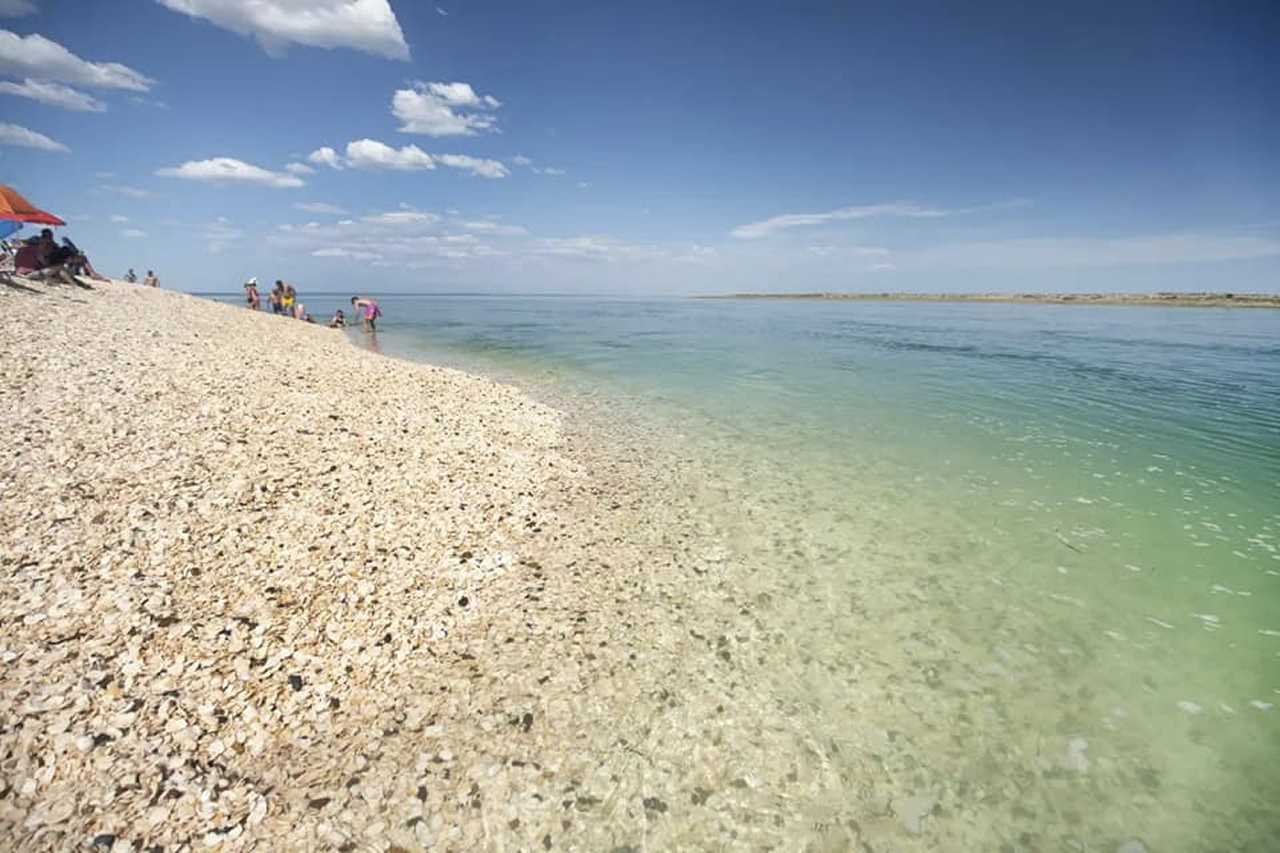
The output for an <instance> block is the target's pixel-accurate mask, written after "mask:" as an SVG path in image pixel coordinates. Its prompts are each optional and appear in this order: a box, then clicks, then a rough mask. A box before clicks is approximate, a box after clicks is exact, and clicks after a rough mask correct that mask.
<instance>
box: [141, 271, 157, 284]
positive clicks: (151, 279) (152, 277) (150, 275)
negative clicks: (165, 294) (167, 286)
mask: <svg viewBox="0 0 1280 853" xmlns="http://www.w3.org/2000/svg"><path fill="white" fill-rule="evenodd" d="M142 284H143V286H144V287H159V286H160V279H159V278H157V277H156V273H155V270H147V277H146V278H144V279H143V280H142Z"/></svg>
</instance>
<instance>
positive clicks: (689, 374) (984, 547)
mask: <svg viewBox="0 0 1280 853" xmlns="http://www.w3.org/2000/svg"><path fill="white" fill-rule="evenodd" d="M383 306H384V308H385V310H386V317H385V322H384V324H383V327H382V329H381V331H380V332H379V333H378V335H377V338H376V342H373V343H374V345H376V346H377V347H378V348H379V349H380V350H381V351H383V352H385V353H387V354H390V355H398V356H402V357H408V358H414V359H421V360H425V361H431V362H434V363H443V364H448V365H453V366H458V367H463V368H466V369H470V370H478V371H482V372H486V373H489V374H491V375H496V376H498V377H500V378H505V379H510V380H513V381H516V382H519V383H521V384H524V385H525V386H527V387H530V388H531V389H534V390H535V391H541V392H543V393H550V394H554V395H557V396H566V397H570V398H572V399H575V400H577V401H579V402H580V403H581V404H582V405H583V406H584V407H587V408H591V409H592V410H594V411H597V412H598V413H599V414H600V416H601V417H602V418H604V419H606V420H607V419H613V420H615V421H616V422H644V423H646V424H652V425H656V426H655V428H657V429H660V430H661V429H665V430H668V431H669V432H670V435H671V436H672V441H673V442H678V443H680V445H681V448H682V452H687V453H690V454H694V455H696V456H697V457H698V458H699V459H700V460H702V461H704V462H705V464H706V466H707V471H708V472H709V473H708V475H707V477H706V478H705V480H704V481H703V484H702V486H701V488H700V489H699V492H698V494H697V495H696V496H695V497H696V505H697V506H698V507H699V511H700V512H702V513H704V514H705V519H706V525H707V526H708V527H709V528H710V529H713V530H714V531H715V533H716V535H718V536H719V537H721V538H722V539H723V540H724V541H725V542H727V543H728V544H729V546H730V547H731V548H732V549H733V551H734V552H735V554H736V555H737V556H738V557H739V558H741V559H742V560H744V561H745V562H746V563H748V564H750V565H752V566H754V567H756V568H757V569H758V571H756V572H755V573H754V574H753V575H752V577H755V578H758V580H751V579H750V578H748V579H747V580H745V581H744V583H746V584H752V583H757V584H758V585H759V592H760V593H761V595H762V600H766V599H767V600H768V601H769V602H770V604H769V606H768V608H767V612H768V616H767V619H768V620H769V626H770V629H771V630H775V631H777V632H778V635H779V636H785V638H786V640H785V642H784V643H780V644H779V647H780V651H779V658H778V659H777V662H776V670H777V675H776V685H774V686H775V688H776V689H777V690H778V691H779V695H783V696H786V697H788V699H789V701H792V702H794V707H795V708H796V709H797V712H798V713H801V714H804V715H806V717H807V719H808V720H809V725H810V728H811V730H812V731H814V732H815V733H816V736H818V737H820V738H826V739H829V740H830V741H831V742H832V743H847V744H849V745H851V746H853V747H854V748H855V750H856V749H864V750H865V749H866V748H867V744H868V743H871V742H874V741H875V740H876V738H877V737H881V736H882V735H883V732H885V731H890V732H895V733H904V734H905V737H904V738H903V740H904V741H905V742H906V743H908V744H909V746H906V747H900V752H899V753H895V754H897V755H898V758H899V759H900V760H901V761H902V762H904V765H903V766H904V767H908V768H910V773H907V771H906V770H902V771H901V775H902V778H903V779H907V777H910V778H909V779H907V781H902V782H901V784H902V785H903V786H904V787H903V788H902V791H903V792H904V793H905V792H907V791H912V792H914V793H917V794H918V793H920V791H921V790H923V791H925V792H927V793H928V794H929V795H930V796H933V797H936V798H938V799H939V801H940V802H941V803H943V804H944V805H945V806H946V807H947V809H949V811H948V812H947V813H948V814H951V815H953V816H954V815H957V814H959V815H961V817H960V818H955V817H953V818H952V819H953V820H960V821H961V822H963V823H964V824H965V825H966V826H967V827H968V828H969V829H968V830H967V831H969V832H970V833H971V834H970V835H966V836H963V837H964V838H965V839H967V841H965V842H964V843H960V842H957V843H956V845H955V846H956V847H957V848H963V847H968V846H971V845H973V844H981V845H985V844H986V843H987V842H988V841H989V842H990V843H991V844H992V848H991V849H995V847H996V846H998V844H997V843H996V842H998V841H1001V840H1007V839H1009V838H1014V839H1017V838H1020V837H1021V838H1022V839H1023V841H1022V842H1021V843H1022V844H1023V845H1024V846H1025V847H1026V849H1034V848H1036V847H1037V846H1039V845H1042V844H1043V845H1047V846H1048V848H1049V849H1090V850H1092V849H1113V848H1112V847H1107V846H1106V845H1107V844H1111V845H1113V846H1114V845H1115V844H1117V843H1120V842H1122V841H1124V840H1125V839H1128V838H1141V839H1143V841H1144V843H1146V844H1147V845H1148V846H1149V847H1151V849H1269V848H1271V846H1272V844H1273V843H1274V838H1276V837H1280V836H1278V835H1277V833H1280V818H1278V817H1277V810H1276V809H1275V806H1274V803H1275V802H1278V801H1280V312H1275V311H1262V310H1215V309H1161V308H1124V307H1078V306H1028V305H963V304H907V303H898V304H895V303H850V304H841V303H814V302H751V301H744V302H734V301H694V300H663V301H631V300H604V299H587V298H569V297H537V298H533V297H530V298H515V297H476V296H433V297H387V298H386V299H385V300H384V301H383ZM316 307H321V308H325V309H328V308H330V307H331V306H328V305H323V304H321V302H320V301H317V303H316ZM355 339H356V340H357V342H359V343H361V344H363V345H369V344H370V343H371V341H370V340H369V339H368V338H366V337H364V336H363V335H356V336H355ZM877 732H879V733H880V734H879V735H878V734H877ZM895 742H897V741H895ZM975 792H980V793H975ZM1028 827H1031V828H1032V829H1033V830H1037V831H1039V832H1040V833H1041V834H1039V835H1037V834H1036V832H1035V831H1033V832H1032V833H1031V837H1032V838H1033V839H1037V840H1036V841H1035V843H1031V842H1030V841H1027V828H1028ZM959 837H960V836H957V838H959ZM935 840H936V839H935ZM1015 846H1016V845H1015Z"/></svg>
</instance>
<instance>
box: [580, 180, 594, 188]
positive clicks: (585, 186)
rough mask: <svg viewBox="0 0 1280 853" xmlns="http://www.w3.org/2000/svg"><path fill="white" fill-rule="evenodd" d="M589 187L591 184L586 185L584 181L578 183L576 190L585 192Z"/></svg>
mask: <svg viewBox="0 0 1280 853" xmlns="http://www.w3.org/2000/svg"><path fill="white" fill-rule="evenodd" d="M589 186H591V184H589V183H587V182H586V181H578V189H580V190H585V189H586V188H587V187H589Z"/></svg>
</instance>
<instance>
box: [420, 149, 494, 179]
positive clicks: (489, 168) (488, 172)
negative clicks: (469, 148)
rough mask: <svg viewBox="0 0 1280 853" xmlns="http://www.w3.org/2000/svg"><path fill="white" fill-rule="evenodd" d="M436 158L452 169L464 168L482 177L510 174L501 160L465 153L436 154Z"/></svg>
mask: <svg viewBox="0 0 1280 853" xmlns="http://www.w3.org/2000/svg"><path fill="white" fill-rule="evenodd" d="M436 160H438V161H440V162H441V163H443V164H444V165H446V166H449V167H450V168H453V169H466V170H467V171H469V172H471V174H473V175H479V176H480V177H482V178H505V177H507V176H508V175H510V174H511V172H510V170H508V169H507V167H506V166H504V165H503V164H502V163H501V162H499V161H497V160H484V159H481V158H478V157H471V156H469V155H466V154H437V155H436Z"/></svg>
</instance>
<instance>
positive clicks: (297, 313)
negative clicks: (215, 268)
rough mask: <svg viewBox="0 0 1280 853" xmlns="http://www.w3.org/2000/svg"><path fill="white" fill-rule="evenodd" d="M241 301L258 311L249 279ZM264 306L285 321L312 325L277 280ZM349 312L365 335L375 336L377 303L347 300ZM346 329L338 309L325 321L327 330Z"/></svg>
mask: <svg viewBox="0 0 1280 853" xmlns="http://www.w3.org/2000/svg"><path fill="white" fill-rule="evenodd" d="M244 300H245V302H246V303H248V305H249V310H250V311H260V310H262V297H261V296H260V295H259V294H258V279H257V278H256V277H255V278H250V279H249V280H248V281H246V282H245V283H244ZM267 304H268V305H270V306H271V313H272V314H283V315H284V316H286V317H292V318H293V319H295V320H302V321H303V322H306V323H314V322H315V318H314V317H312V316H311V315H310V314H309V313H307V306H306V305H304V304H303V303H302V302H301V301H299V299H298V291H297V290H296V289H295V288H294V286H293V285H292V284H285V283H284V282H283V281H281V280H280V279H276V284H275V287H273V288H271V292H270V293H269V294H267ZM351 309H352V311H353V312H360V313H361V320H362V322H363V325H364V329H365V331H366V332H376V331H377V330H378V318H379V317H381V316H382V309H381V308H379V307H378V303H377V302H375V301H374V300H372V299H369V298H367V297H363V296H353V297H351ZM346 325H347V317H346V315H345V314H344V313H343V312H342V309H341V308H339V309H338V310H337V311H335V312H334V313H333V316H332V317H331V318H329V328H330V329H341V328H344V327H345V326H346Z"/></svg>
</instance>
